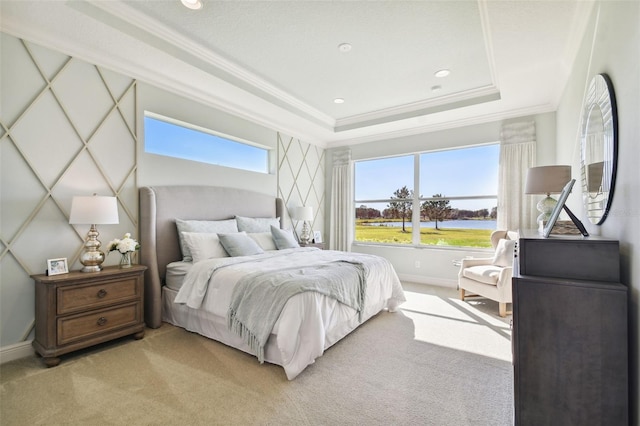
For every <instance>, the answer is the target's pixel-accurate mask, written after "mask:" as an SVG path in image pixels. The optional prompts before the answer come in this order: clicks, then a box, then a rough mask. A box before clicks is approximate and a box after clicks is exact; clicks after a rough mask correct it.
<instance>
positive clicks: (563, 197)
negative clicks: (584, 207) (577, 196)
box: [542, 179, 589, 238]
mask: <svg viewBox="0 0 640 426" xmlns="http://www.w3.org/2000/svg"><path fill="white" fill-rule="evenodd" d="M575 182H576V180H575V179H571V180H570V181H569V182H567V184H566V185H565V186H564V188H563V189H562V193H561V194H560V197H558V202H557V203H556V205H555V206H554V207H553V211H552V212H551V215H550V216H549V221H548V222H547V223H546V224H545V225H544V228H543V230H542V235H543V236H544V237H545V238H546V237H548V236H549V235H550V234H551V231H552V230H553V227H554V226H555V224H556V221H557V220H558V217H560V212H561V211H562V210H563V209H564V211H565V212H566V213H567V214H568V215H569V218H571V221H572V222H573V224H574V225H575V226H576V228H577V229H578V230H579V231H580V233H581V234H582V235H584V236H585V237H588V236H589V233H588V232H587V229H586V228H585V227H584V225H583V224H582V222H580V219H578V218H577V217H576V215H574V214H573V212H572V211H571V210H569V207H567V205H566V202H567V198H569V194H570V193H571V188H573V184H574V183H575ZM543 223H544V222H543Z"/></svg>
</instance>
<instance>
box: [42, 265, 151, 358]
mask: <svg viewBox="0 0 640 426" xmlns="http://www.w3.org/2000/svg"><path fill="white" fill-rule="evenodd" d="M146 269H147V267H146V266H142V265H133V266H132V267H131V268H123V269H121V268H120V267H118V266H110V267H106V268H104V269H103V270H102V271H100V272H80V271H73V272H69V273H68V274H61V275H54V276H46V275H32V276H31V278H33V280H34V281H35V285H36V312H35V314H36V336H35V340H34V341H33V347H34V348H35V350H36V352H38V354H40V355H41V356H42V357H43V358H44V363H45V364H46V365H47V367H54V366H56V365H58V364H59V363H60V358H59V356H60V355H63V354H66V353H68V352H72V351H76V350H78V349H83V348H86V347H89V346H93V345H96V344H98V343H103V342H106V341H109V340H113V339H116V338H118V337H122V336H127V335H133V336H134V338H135V339H136V340H138V339H142V338H143V337H144V327H145V325H144V271H145V270H146Z"/></svg>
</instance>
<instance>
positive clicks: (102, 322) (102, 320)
mask: <svg viewBox="0 0 640 426" xmlns="http://www.w3.org/2000/svg"><path fill="white" fill-rule="evenodd" d="M97 323H98V325H105V324H106V323H107V319H106V318H105V317H100V318H98V322H97Z"/></svg>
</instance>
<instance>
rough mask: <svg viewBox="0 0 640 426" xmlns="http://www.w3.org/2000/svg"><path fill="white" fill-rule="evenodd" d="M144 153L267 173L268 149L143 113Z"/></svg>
mask: <svg viewBox="0 0 640 426" xmlns="http://www.w3.org/2000/svg"><path fill="white" fill-rule="evenodd" d="M144 150H145V152H148V153H151V154H158V155H165V156H168V157H174V158H182V159H185V160H193V161H199V162H202V163H209V164H215V165H218V166H225V167H233V168H236V169H243V170H249V171H254V172H260V173H269V149H268V148H265V147H262V146H259V145H258V144H252V143H250V142H246V141H241V140H240V139H235V138H233V139H232V138H231V137H229V136H225V135H222V134H220V133H217V132H214V131H213V130H208V129H204V128H202V127H198V126H195V125H190V124H188V123H183V122H180V121H178V120H174V119H170V118H166V117H162V116H160V115H157V114H153V113H149V112H145V117H144Z"/></svg>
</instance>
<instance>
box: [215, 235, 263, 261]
mask: <svg viewBox="0 0 640 426" xmlns="http://www.w3.org/2000/svg"><path fill="white" fill-rule="evenodd" d="M218 237H219V238H220V243H221V244H222V247H224V249H225V250H226V251H227V253H229V256H231V257H237V256H251V255H252V254H261V253H264V250H262V249H261V248H260V246H259V245H258V243H256V242H255V241H253V240H252V239H251V238H250V237H249V236H248V235H247V233H246V232H236V233H233V234H218Z"/></svg>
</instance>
